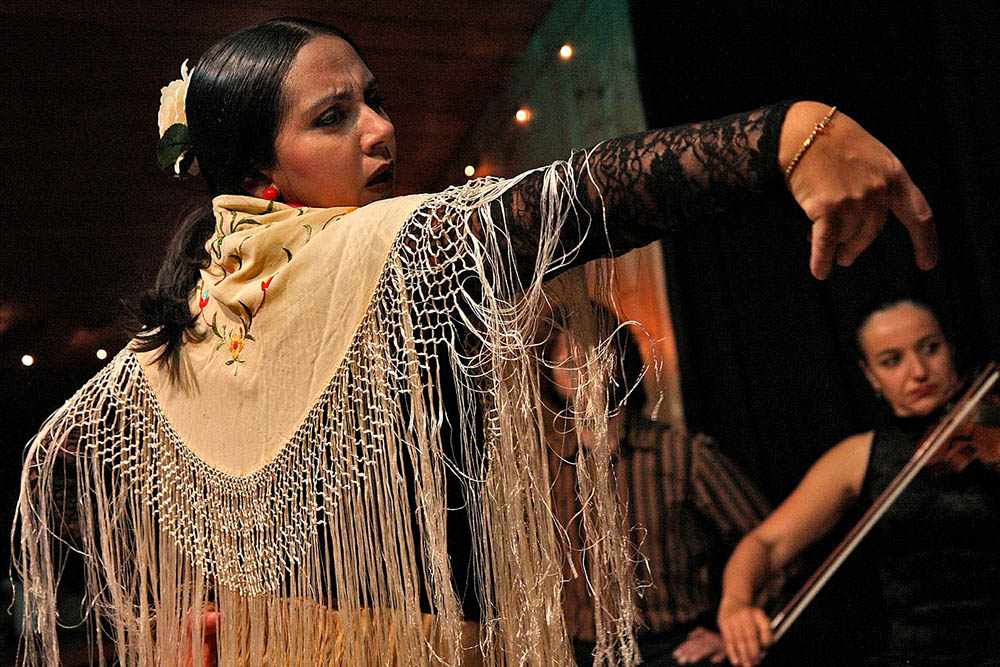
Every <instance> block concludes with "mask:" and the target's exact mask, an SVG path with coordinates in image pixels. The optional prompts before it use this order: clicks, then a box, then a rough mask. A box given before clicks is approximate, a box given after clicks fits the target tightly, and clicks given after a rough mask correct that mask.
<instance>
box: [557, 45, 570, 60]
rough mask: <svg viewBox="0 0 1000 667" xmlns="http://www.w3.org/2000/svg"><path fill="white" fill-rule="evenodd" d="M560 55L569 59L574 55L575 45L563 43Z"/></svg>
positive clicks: (564, 58)
mask: <svg viewBox="0 0 1000 667" xmlns="http://www.w3.org/2000/svg"><path fill="white" fill-rule="evenodd" d="M559 57H560V58H562V59H563V60H569V59H570V58H572V57H573V47H572V46H570V45H569V44H563V45H562V48H560V49H559Z"/></svg>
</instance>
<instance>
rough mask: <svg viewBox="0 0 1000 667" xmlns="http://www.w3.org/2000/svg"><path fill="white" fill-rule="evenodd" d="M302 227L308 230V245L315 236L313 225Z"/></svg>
mask: <svg viewBox="0 0 1000 667" xmlns="http://www.w3.org/2000/svg"><path fill="white" fill-rule="evenodd" d="M302 226H303V227H305V228H306V243H309V239H311V238H312V235H313V228H312V225H302Z"/></svg>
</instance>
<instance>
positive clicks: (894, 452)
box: [719, 298, 1000, 665]
mask: <svg viewBox="0 0 1000 667" xmlns="http://www.w3.org/2000/svg"><path fill="white" fill-rule="evenodd" d="M856 337H857V344H858V348H859V353H860V360H859V365H860V366H861V370H862V371H863V372H864V374H865V377H866V378H867V379H868V382H869V383H870V384H871V386H872V388H873V389H874V390H875V392H876V394H877V395H880V396H882V397H884V399H885V400H886V402H887V404H888V408H889V409H890V410H891V412H892V417H891V418H888V419H886V420H885V421H886V424H884V425H882V426H879V427H878V428H876V429H875V430H872V431H868V432H866V433H859V434H856V435H853V436H850V437H848V438H847V439H845V440H843V441H842V442H840V443H839V444H838V445H836V446H835V447H833V448H832V449H831V450H830V451H828V452H827V453H826V454H825V455H823V457H821V458H820V459H819V460H818V461H817V462H816V463H815V464H814V465H813V466H812V468H810V470H809V471H808V472H807V473H806V475H805V477H804V478H803V479H802V481H801V482H800V483H799V485H798V487H797V488H796V489H795V490H794V491H793V492H792V494H791V495H790V496H789V497H788V498H787V499H786V500H785V501H784V502H783V503H782V504H781V505H780V506H779V507H778V508H777V509H776V510H775V511H774V512H773V513H772V514H771V516H769V517H768V518H767V519H765V520H764V522H763V523H761V524H760V525H759V526H758V527H757V528H756V529H755V530H754V531H752V532H751V533H750V534H748V535H747V536H746V537H745V538H744V539H743V540H742V541H741V542H740V544H739V545H738V546H737V547H736V550H735V551H734V552H733V555H732V557H731V558H730V560H729V563H728V564H727V566H726V570H725V575H724V581H723V598H722V602H721V604H720V608H719V627H720V629H721V631H722V635H723V638H724V642H725V647H726V652H727V654H728V656H729V659H730V661H732V662H733V664H736V665H753V664H757V663H758V662H759V661H760V659H761V658H762V656H763V652H764V650H765V649H766V648H767V647H768V646H769V645H770V644H771V642H772V641H773V636H772V629H771V625H770V622H769V619H768V618H767V616H766V615H765V614H764V612H763V611H762V610H761V609H760V608H758V607H757V606H756V605H755V600H756V598H757V595H758V593H759V591H760V590H761V588H762V586H763V583H764V582H765V581H766V580H767V577H768V576H769V575H770V574H771V573H772V572H776V571H778V570H780V569H781V568H783V567H784V566H785V565H786V564H787V563H788V562H789V561H790V560H792V559H793V558H794V557H795V556H797V555H798V554H800V553H801V552H802V551H803V550H804V549H805V548H806V547H808V546H809V545H810V544H812V543H813V542H815V541H816V540H818V539H820V538H821V537H823V536H825V535H826V534H827V533H828V532H829V531H830V530H831V529H832V528H833V527H834V525H835V524H836V523H837V522H838V520H840V519H841V517H842V516H843V514H844V513H845V511H846V510H847V509H848V507H850V506H851V505H852V504H853V503H855V502H860V503H865V504H871V502H872V501H873V500H874V498H875V497H876V496H877V495H878V494H879V493H880V492H881V491H882V490H883V489H884V488H885V487H886V486H887V485H888V483H889V482H890V481H891V480H892V478H893V477H894V476H895V474H896V473H897V472H898V471H899V469H900V468H901V467H902V466H903V465H904V464H905V463H906V462H907V461H908V460H909V458H910V457H911V455H912V454H913V451H914V447H915V444H916V442H917V440H918V439H919V437H920V435H921V433H922V432H924V431H925V430H926V428H927V427H928V426H929V425H930V424H932V423H933V422H935V421H936V420H937V419H938V418H939V417H940V412H941V409H942V408H943V406H945V404H946V403H947V402H948V401H949V399H951V398H952V397H953V395H954V394H955V393H956V392H957V390H958V388H959V384H960V383H959V376H958V372H957V371H956V365H955V350H954V347H953V345H952V343H951V342H950V341H949V339H948V337H947V336H946V335H945V333H944V331H943V329H942V326H941V323H940V321H939V319H938V317H937V316H936V315H935V313H934V311H933V310H932V309H931V308H930V307H929V306H927V305H926V304H924V303H921V302H919V301H917V300H914V299H909V298H907V299H896V300H892V301H883V302H881V303H880V304H878V305H876V306H875V307H873V308H871V309H869V310H868V311H867V312H866V313H865V314H864V316H863V317H862V319H861V320H860V324H859V326H858V328H857V330H856ZM998 482H1000V475H998V474H997V472H996V470H995V469H992V468H988V467H986V466H984V465H981V464H978V463H973V464H971V465H968V466H966V467H964V468H963V469H961V470H960V471H956V472H952V473H949V474H939V473H933V472H930V471H925V472H923V473H921V474H920V475H919V476H918V477H917V478H916V479H915V480H914V483H913V484H911V485H910V486H909V487H908V488H907V489H906V490H905V491H904V492H903V494H902V495H901V496H900V497H899V498H898V500H897V501H896V502H895V503H894V504H893V505H892V507H891V508H890V509H889V511H888V513H887V514H886V515H885V516H884V517H883V518H882V520H881V521H880V523H879V524H877V525H876V527H875V531H876V532H875V539H877V540H879V544H878V545H877V546H878V568H879V577H880V581H881V586H882V595H883V598H884V601H885V608H886V613H887V615H888V637H887V640H886V643H885V645H884V647H883V651H882V654H881V655H879V656H877V657H873V658H872V660H873V661H874V662H873V664H942V665H943V664H947V665H957V664H976V665H981V664H987V663H988V661H989V659H990V658H993V659H996V656H997V655H1000V639H998V636H997V633H996V632H995V631H994V626H995V625H996V620H997V618H998V617H1000V616H998V614H1000V558H998V556H1000V549H998V548H997V547H996V546H995V543H994V541H993V539H992V538H993V537H995V535H996V532H997V530H998V529H1000V484H998ZM991 536H992V537H991ZM988 664H993V663H988Z"/></svg>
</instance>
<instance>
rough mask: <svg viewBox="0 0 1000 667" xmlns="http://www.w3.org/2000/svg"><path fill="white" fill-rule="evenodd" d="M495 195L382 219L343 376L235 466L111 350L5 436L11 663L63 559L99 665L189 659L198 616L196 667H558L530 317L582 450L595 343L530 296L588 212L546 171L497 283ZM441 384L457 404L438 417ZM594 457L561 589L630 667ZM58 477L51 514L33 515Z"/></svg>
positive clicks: (607, 499)
mask: <svg viewBox="0 0 1000 667" xmlns="http://www.w3.org/2000/svg"><path fill="white" fill-rule="evenodd" d="M515 182H516V181H493V180H489V181H479V182H474V183H471V184H468V185H466V186H463V187H459V188H455V189H452V190H449V191H447V192H445V193H442V194H441V195H436V196H434V197H432V198H430V199H429V200H428V201H427V202H426V203H425V204H424V205H422V207H421V208H420V209H419V210H418V212H417V214H415V216H414V218H413V219H412V220H411V221H409V222H408V223H407V224H406V225H404V228H403V232H402V233H401V234H400V236H399V237H398V238H397V239H396V241H395V244H394V247H393V250H392V252H391V253H390V259H389V261H388V263H387V265H386V267H385V270H384V272H383V274H382V276H381V278H380V281H379V284H378V286H377V289H376V292H375V297H374V298H373V300H372V302H371V304H370V305H369V308H368V311H367V313H366V315H365V317H364V319H363V320H362V322H361V325H360V327H359V328H358V330H357V333H356V335H355V338H354V341H353V343H352V345H351V346H350V348H349V350H348V353H347V355H346V357H345V359H344V361H343V363H342V365H341V366H340V368H339V369H338V371H337V372H336V374H335V376H334V377H333V378H332V380H331V382H330V384H329V385H328V387H327V389H326V390H325V391H324V393H323V394H322V395H321V396H320V397H318V400H317V401H316V402H315V404H314V406H313V408H312V410H311V411H310V412H309V414H308V416H307V418H306V419H305V421H304V422H303V423H302V424H301V426H300V428H299V429H298V431H297V432H296V433H295V434H294V435H293V436H292V437H291V438H290V439H289V441H288V442H287V444H286V445H285V446H284V448H283V449H282V450H281V452H280V454H278V455H277V457H276V458H275V459H274V460H272V461H271V462H269V463H268V464H267V465H265V466H264V467H263V468H262V469H260V470H258V471H257V472H254V473H253V474H251V475H248V476H245V477H235V476H231V475H227V474H224V473H222V472H220V471H218V470H216V469H214V468H211V467H209V466H208V465H206V464H205V463H203V462H202V461H201V460H200V459H198V458H197V457H196V456H195V455H194V454H193V453H192V452H191V451H190V450H189V449H188V448H187V447H186V446H185V444H184V443H183V442H182V441H181V440H180V438H179V437H178V436H177V434H176V433H175V432H174V431H173V429H172V428H171V426H170V424H169V423H168V422H167V420H166V418H165V417H164V415H163V413H162V412H161V410H160V408H159V406H158V403H157V399H156V396H155V395H153V393H152V391H151V390H150V388H149V385H148V384H147V382H146V380H145V376H144V374H143V373H144V371H143V369H142V368H141V367H140V365H139V363H138V361H137V358H136V357H135V356H134V355H133V354H132V353H131V352H130V351H129V350H124V351H122V352H121V353H120V354H119V355H117V356H116V357H115V359H114V360H113V361H112V362H111V363H109V364H108V366H107V367H105V369H104V370H102V371H101V372H100V373H99V374H98V375H97V376H96V377H94V378H93V379H92V380H91V381H90V382H89V383H88V384H87V385H86V386H84V387H83V388H82V389H81V390H80V391H79V392H78V393H77V394H76V395H75V396H74V397H73V398H71V399H70V400H69V401H68V402H67V403H66V404H65V405H64V406H63V407H62V408H61V409H60V410H59V411H58V412H56V413H55V414H54V415H53V416H52V417H51V418H50V419H49V420H48V421H47V422H46V424H45V425H44V426H43V427H42V429H41V431H40V432H39V433H38V435H37V436H36V437H35V439H34V440H33V441H32V443H31V444H30V446H29V449H28V452H27V462H26V464H25V469H24V474H23V477H22V482H21V494H20V499H19V504H18V512H19V524H20V525H19V527H17V526H16V527H15V532H14V535H13V536H12V540H13V541H14V543H15V546H16V547H17V549H16V551H17V552H18V553H17V556H16V559H15V566H16V569H17V572H18V574H19V575H20V578H21V580H22V581H23V586H24V600H25V631H24V644H23V646H24V659H25V661H26V662H28V663H35V662H39V661H40V662H43V663H45V664H58V660H59V655H58V643H57V639H56V627H57V624H58V619H57V617H56V612H55V608H56V604H55V596H56V590H57V588H58V586H59V580H60V577H61V572H62V568H63V566H64V563H65V557H66V555H67V554H69V553H72V552H76V553H78V554H79V555H81V556H82V558H83V562H84V566H85V571H86V585H87V594H88V604H89V606H90V610H89V611H90V613H89V623H90V628H91V631H92V633H93V639H94V647H95V648H94V656H93V661H94V662H97V663H99V664H105V663H106V662H107V661H108V660H115V659H117V660H119V661H120V662H121V663H122V664H128V665H154V664H156V665H160V664H163V665H178V664H184V663H185V662H186V661H192V662H193V663H194V664H199V663H200V661H201V655H200V653H199V652H198V651H194V652H193V653H192V648H191V647H192V646H200V640H201V638H202V637H203V634H202V633H203V632H204V628H203V623H202V619H203V615H204V613H205V612H206V611H207V610H218V612H219V614H220V618H219V629H218V656H219V664H220V665H259V664H276V665H288V664H296V665H306V664H309V665H312V664H344V665H365V664H371V665H376V664H378V665H383V664H396V665H426V664H448V665H455V664H460V663H464V664H474V663H476V662H477V661H482V662H484V663H485V664H491V665H492V664H496V665H513V664H532V665H553V664H570V663H571V662H572V650H571V646H570V642H569V638H568V636H567V632H566V628H565V624H564V621H563V612H562V599H561V595H562V593H561V591H562V584H563V579H564V576H566V573H567V569H566V564H567V562H569V559H568V556H569V553H568V552H569V550H570V549H571V547H570V545H569V541H568V540H567V539H566V535H565V531H564V530H563V529H562V527H560V526H559V525H558V522H556V521H555V519H554V512H553V508H552V502H551V495H550V488H551V484H552V480H551V478H550V475H549V470H548V463H547V461H548V451H547V445H546V442H545V439H544V436H543V428H542V420H543V419H544V418H545V416H544V415H543V409H542V407H541V402H540V398H539V381H540V380H539V367H540V364H541V363H543V360H542V359H541V356H542V355H541V353H540V350H541V347H542V346H541V342H540V336H541V334H540V333H539V332H540V329H539V321H540V319H541V318H542V317H543V316H546V315H547V314H550V313H551V312H552V311H553V309H555V310H559V311H562V313H561V315H560V316H559V317H558V318H551V319H556V320H558V321H560V322H566V323H567V325H568V328H569V329H571V330H572V331H573V335H574V338H575V340H576V342H577V345H578V346H582V347H583V348H585V349H586V350H587V353H586V354H585V356H584V361H583V365H584V367H585V369H584V371H583V373H584V376H585V377H586V378H587V379H586V381H585V382H583V383H582V385H581V387H580V389H579V395H578V397H577V400H576V401H575V402H574V404H575V405H578V406H584V409H582V410H580V413H579V414H578V415H577V419H578V421H579V422H580V423H581V424H585V425H586V427H587V428H588V429H590V430H591V431H592V432H594V433H597V434H606V432H607V409H608V406H607V396H606V383H607V377H608V375H609V373H610V370H611V365H610V363H611V362H610V358H611V354H610V352H609V350H608V345H607V343H606V342H602V341H604V340H605V339H604V335H603V333H602V332H601V330H600V329H599V327H598V326H597V325H596V322H595V320H594V316H593V313H591V312H590V306H589V302H587V300H586V299H584V298H581V297H582V295H583V290H580V289H579V287H577V289H576V290H575V292H576V294H577V297H575V300H574V299H566V298H563V300H562V302H561V303H553V302H552V300H551V299H550V291H551V290H550V286H549V285H544V284H543V279H544V277H545V276H546V274H547V273H549V272H550V271H551V270H552V269H553V268H555V267H557V266H560V265H563V264H565V263H569V262H572V261H573V256H574V253H575V250H574V249H570V250H569V251H567V250H566V249H565V248H563V247H562V246H561V245H560V243H559V238H560V231H561V230H562V227H563V225H565V224H567V223H568V221H570V220H572V222H573V224H581V225H587V224H597V222H596V221H590V220H589V218H588V217H587V215H586V213H584V212H583V211H580V210H577V202H576V199H575V194H574V193H575V192H576V191H577V188H578V187H586V184H585V183H584V184H581V183H578V182H577V181H576V180H575V174H574V172H573V170H572V169H570V168H569V166H568V165H567V164H565V163H561V164H557V165H554V166H552V167H549V168H548V170H547V172H546V174H545V183H544V189H543V190H544V191H543V194H542V228H541V244H540V250H539V255H538V261H537V265H536V267H535V271H534V274H533V276H532V277H531V279H530V280H529V281H528V284H521V283H520V282H519V278H518V275H517V274H516V273H515V272H514V271H513V269H511V268H510V267H511V266H512V265H513V262H512V258H511V257H510V254H509V253H510V251H509V245H508V238H509V237H508V235H507V232H506V229H507V228H506V221H505V220H504V219H503V216H502V214H497V213H496V212H497V211H500V210H501V208H500V207H499V206H497V207H492V206H491V204H492V203H493V202H495V201H496V200H497V199H498V198H499V197H500V196H502V195H503V194H504V193H505V192H507V190H508V189H509V188H510V187H511V185H513V184H514V183H515ZM474 231H475V232H476V233H475V234H474V233H473V232H474ZM577 280H579V279H578V278H577ZM578 284H579V282H578ZM564 291H565V292H566V293H568V294H572V293H574V290H572V289H568V290H564ZM446 374H448V375H450V376H452V377H454V380H455V385H456V387H455V390H454V394H455V396H454V397H452V400H454V401H456V402H457V410H453V409H448V410H446V405H447V404H449V403H448V400H446V396H445V391H444V390H443V389H442V387H444V386H445V385H444V384H443V383H442V380H441V379H442V377H444V376H445V375H446ZM445 427H447V428H448V429H450V432H451V433H452V438H451V441H452V442H454V441H458V442H460V443H461V447H460V451H459V452H458V453H456V452H453V451H452V450H451V443H449V442H443V439H442V430H443V428H445ZM484 434H485V435H484ZM597 441H598V442H603V443H605V444H600V445H598V446H596V447H594V448H592V449H591V448H587V449H584V448H581V449H580V451H579V452H578V457H577V460H578V462H579V463H578V465H580V480H581V482H580V494H581V503H582V507H583V525H584V528H585V533H586V535H585V543H584V547H583V550H584V559H583V560H584V562H585V563H586V564H587V566H586V571H585V572H574V571H572V569H570V573H571V574H572V575H575V576H586V577H588V578H589V582H590V585H591V587H592V591H593V596H594V598H595V607H596V609H597V615H596V616H597V620H596V624H597V627H596V637H597V647H596V649H595V660H596V664H607V665H611V664H634V663H635V662H637V660H638V653H637V651H636V647H635V640H634V626H635V624H636V622H637V617H636V611H635V608H634V602H633V596H634V580H633V579H634V574H633V573H634V565H633V562H632V547H631V546H630V543H629V541H628V536H627V535H626V533H625V531H624V530H623V527H622V522H623V519H622V512H621V509H620V507H619V506H618V502H617V495H616V491H615V488H616V485H615V482H614V479H613V475H614V471H613V467H612V461H611V452H610V448H609V447H608V446H607V444H606V443H607V439H606V438H600V437H598V438H597ZM449 471H451V473H452V474H453V476H455V477H457V478H459V479H461V480H463V483H462V486H463V494H464V498H465V502H466V505H467V507H466V512H467V514H468V516H469V521H470V523H471V526H470V527H471V532H472V535H473V544H472V550H473V557H472V562H473V570H474V575H475V579H476V582H477V586H476V588H477V590H478V593H479V597H480V599H479V607H480V609H481V611H482V618H481V621H480V623H479V624H478V625H477V624H473V623H468V622H463V618H462V603H461V601H460V599H459V596H458V594H457V593H456V581H457V580H458V579H459V578H461V577H462V576H463V575H462V574H456V573H454V572H453V571H452V568H451V560H450V557H449V552H448V536H447V530H446V517H447V512H448V502H447V493H446V478H447V474H448V472H449ZM64 479H68V480H69V481H70V482H72V483H73V485H75V493H76V495H77V499H76V501H73V502H72V503H71V504H64V503H60V502H57V496H59V494H61V493H62V489H61V485H63V484H64V482H62V481H61V480H64ZM70 488H72V487H70ZM452 509H453V508H452ZM74 534H75V537H73V535H74ZM426 611H430V613H424V612H426ZM105 639H106V640H110V642H111V644H112V645H113V646H114V648H115V652H116V653H115V655H108V654H106V653H105V652H104V648H103V647H104V640H105Z"/></svg>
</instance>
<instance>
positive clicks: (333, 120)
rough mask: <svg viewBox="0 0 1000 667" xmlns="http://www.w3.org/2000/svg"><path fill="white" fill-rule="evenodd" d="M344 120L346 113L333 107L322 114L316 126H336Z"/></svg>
mask: <svg viewBox="0 0 1000 667" xmlns="http://www.w3.org/2000/svg"><path fill="white" fill-rule="evenodd" d="M342 120H344V112H343V110H341V109H340V108H339V107H331V108H329V109H327V110H326V111H324V112H323V113H321V114H320V115H319V117H318V118H317V119H316V125H319V126H321V127H323V126H328V125H336V124H338V123H340V122H341V121H342Z"/></svg>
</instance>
